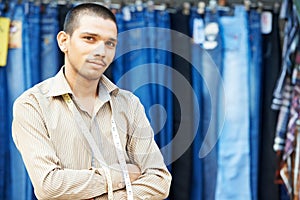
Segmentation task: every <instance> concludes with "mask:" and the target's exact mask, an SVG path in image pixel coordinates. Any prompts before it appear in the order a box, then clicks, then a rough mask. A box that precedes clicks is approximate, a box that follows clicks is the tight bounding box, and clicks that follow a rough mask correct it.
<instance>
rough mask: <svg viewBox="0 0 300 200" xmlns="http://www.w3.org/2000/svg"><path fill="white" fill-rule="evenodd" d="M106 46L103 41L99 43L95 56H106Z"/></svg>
mask: <svg viewBox="0 0 300 200" xmlns="http://www.w3.org/2000/svg"><path fill="white" fill-rule="evenodd" d="M105 53H106V51H105V44H104V41H101V42H99V43H98V46H97V47H96V49H95V50H94V55H95V56H101V57H103V56H105Z"/></svg>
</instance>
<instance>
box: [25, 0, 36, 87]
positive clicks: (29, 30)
mask: <svg viewBox="0 0 300 200" xmlns="http://www.w3.org/2000/svg"><path fill="white" fill-rule="evenodd" d="M26 4H27V5H26V6H27V9H28V10H27V13H26V21H25V24H24V26H26V28H25V33H24V40H25V42H24V43H25V44H24V48H25V64H26V69H27V70H26V80H27V81H26V83H27V84H26V88H28V87H31V86H33V85H35V84H37V83H38V82H40V6H38V5H36V4H35V3H34V2H28V3H26Z"/></svg>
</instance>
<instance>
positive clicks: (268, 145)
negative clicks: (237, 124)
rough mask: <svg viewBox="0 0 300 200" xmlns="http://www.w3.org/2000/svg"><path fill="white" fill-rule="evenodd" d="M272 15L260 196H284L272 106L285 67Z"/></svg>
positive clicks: (265, 44)
mask: <svg viewBox="0 0 300 200" xmlns="http://www.w3.org/2000/svg"><path fill="white" fill-rule="evenodd" d="M269 12H271V15H272V31H271V33H269V34H262V52H263V55H262V57H263V61H262V70H263V73H262V88H263V90H262V95H261V100H262V108H261V118H260V120H261V122H262V124H261V136H260V150H259V153H260V155H259V181H258V183H259V184H258V185H259V186H258V198H259V199H274V200H278V199H280V192H279V187H278V185H276V184H275V183H274V179H275V172H276V168H277V164H276V160H277V158H276V153H275V152H274V150H273V144H274V137H275V132H276V124H277V119H278V110H272V109H271V105H272V99H273V92H274V87H275V85H276V81H277V79H278V77H279V76H280V69H281V46H280V31H279V21H278V13H273V12H272V11H269Z"/></svg>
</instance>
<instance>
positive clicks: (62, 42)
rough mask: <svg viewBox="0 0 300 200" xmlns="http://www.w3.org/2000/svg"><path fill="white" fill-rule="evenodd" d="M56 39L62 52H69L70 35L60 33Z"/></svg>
mask: <svg viewBox="0 0 300 200" xmlns="http://www.w3.org/2000/svg"><path fill="white" fill-rule="evenodd" d="M56 39H57V43H58V46H59V48H60V50H61V51H62V52H64V53H66V52H67V50H68V48H67V41H68V39H69V35H68V34H67V33H66V32H64V31H60V32H59V33H58V34H57V36H56Z"/></svg>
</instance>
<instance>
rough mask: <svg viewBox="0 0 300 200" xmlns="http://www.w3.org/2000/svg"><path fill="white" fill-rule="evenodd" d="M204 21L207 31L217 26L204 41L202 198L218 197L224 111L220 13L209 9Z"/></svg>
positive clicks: (201, 154)
mask: <svg viewBox="0 0 300 200" xmlns="http://www.w3.org/2000/svg"><path fill="white" fill-rule="evenodd" d="M204 24H205V30H206V31H208V32H209V29H215V30H214V31H215V35H205V41H204V44H203V47H204V50H205V52H204V54H203V57H202V65H203V67H202V69H201V70H202V76H203V78H204V81H205V82H204V83H205V84H203V85H202V95H203V97H202V101H203V102H202V105H203V106H202V109H203V110H202V137H203V140H204V141H203V144H202V148H201V151H200V150H199V157H203V179H204V189H203V197H204V199H215V191H216V181H217V169H218V157H217V154H218V149H217V140H218V138H219V136H220V130H221V127H220V125H221V124H222V122H219V113H221V114H220V116H223V114H222V112H223V110H222V109H219V108H220V107H219V106H220V105H219V104H220V103H219V91H220V85H221V84H222V80H220V79H218V77H222V70H223V69H222V68H223V63H222V56H223V53H222V49H223V45H222V39H221V34H220V23H219V14H218V12H214V11H212V10H207V11H206V14H205V18H204ZM212 27H213V28H212ZM211 37H213V38H211ZM215 45H216V46H215ZM217 74H218V75H219V76H217ZM225 95H226V94H225Z"/></svg>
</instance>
